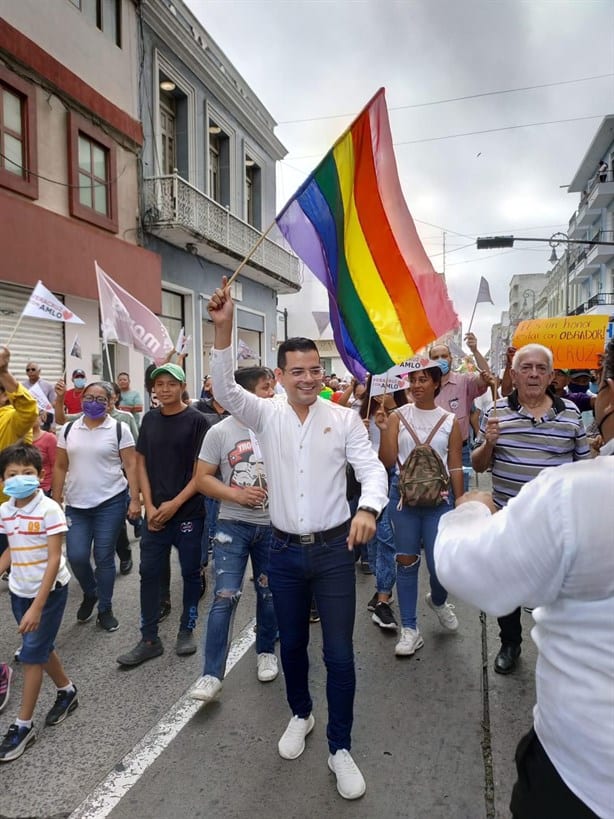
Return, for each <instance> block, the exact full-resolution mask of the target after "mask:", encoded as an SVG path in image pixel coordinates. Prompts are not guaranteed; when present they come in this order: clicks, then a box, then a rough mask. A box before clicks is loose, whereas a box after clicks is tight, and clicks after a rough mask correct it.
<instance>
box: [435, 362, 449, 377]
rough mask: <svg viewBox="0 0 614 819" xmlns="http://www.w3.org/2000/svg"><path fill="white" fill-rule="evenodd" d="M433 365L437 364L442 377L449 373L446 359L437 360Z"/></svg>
mask: <svg viewBox="0 0 614 819" xmlns="http://www.w3.org/2000/svg"><path fill="white" fill-rule="evenodd" d="M435 364H437V366H438V367H439V369H440V370H441V372H442V374H443V375H447V374H448V373H449V372H450V362H449V361H448V359H447V358H438V359H437V361H436V362H435Z"/></svg>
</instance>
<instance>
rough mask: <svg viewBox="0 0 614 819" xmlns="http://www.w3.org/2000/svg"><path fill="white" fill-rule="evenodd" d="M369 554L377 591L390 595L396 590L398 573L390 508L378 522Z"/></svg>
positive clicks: (368, 549) (369, 543)
mask: <svg viewBox="0 0 614 819" xmlns="http://www.w3.org/2000/svg"><path fill="white" fill-rule="evenodd" d="M367 554H368V556H369V566H370V567H371V571H372V572H373V574H374V575H375V588H376V591H378V592H379V593H381V594H390V593H391V592H392V589H393V588H394V584H395V581H396V577H397V572H396V565H395V562H394V556H395V554H396V546H395V543H394V533H393V531H392V526H391V525H390V512H389V509H388V506H385V507H384V509H383V510H382V514H381V515H380V517H379V519H378V521H377V529H376V530H375V537H373V538H371V540H370V541H369V542H368V543H367Z"/></svg>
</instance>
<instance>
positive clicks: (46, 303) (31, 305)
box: [21, 280, 85, 324]
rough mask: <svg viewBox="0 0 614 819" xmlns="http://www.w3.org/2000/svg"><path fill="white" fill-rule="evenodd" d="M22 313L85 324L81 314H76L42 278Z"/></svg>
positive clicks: (69, 322)
mask: <svg viewBox="0 0 614 819" xmlns="http://www.w3.org/2000/svg"><path fill="white" fill-rule="evenodd" d="M21 315H22V316H30V317H31V318H39V319H47V320H48V321H65V322H66V323H67V324H85V322H84V321H82V320H81V319H80V318H79V316H76V315H75V314H74V313H73V312H72V310H69V309H68V307H66V305H64V304H62V302H61V301H60V300H59V299H56V297H55V296H54V295H53V293H52V292H51V291H50V290H47V288H46V287H45V285H44V284H43V283H42V282H41V281H40V280H39V281H38V283H37V285H36V287H35V288H34V290H33V291H32V293H31V295H30V298H29V299H28V302H27V304H26V306H25V307H24V308H23V311H22V313H21Z"/></svg>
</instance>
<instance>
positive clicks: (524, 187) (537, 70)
mask: <svg viewBox="0 0 614 819" xmlns="http://www.w3.org/2000/svg"><path fill="white" fill-rule="evenodd" d="M186 2H187V4H188V6H189V7H190V8H191V9H192V11H193V12H194V13H195V14H196V16H197V17H198V18H199V20H200V21H201V23H202V24H203V26H204V27H205V29H206V30H207V31H208V32H209V33H210V34H211V36H212V37H213V38H214V39H215V40H216V42H217V43H218V45H219V46H220V47H221V48H222V50H223V51H224V52H225V53H226V54H227V56H228V57H229V59H230V60H231V61H232V62H233V63H234V65H235V66H236V68H237V69H238V70H239V71H240V73H241V74H242V75H243V77H244V78H245V80H246V81H247V82H248V84H249V85H250V86H251V88H252V89H253V90H254V92H255V93H256V94H257V95H258V96H259V97H260V99H261V100H262V102H263V103H264V105H265V106H266V107H267V108H268V109H269V111H270V112H271V114H272V115H273V117H274V118H275V119H276V120H277V121H278V122H279V123H280V125H279V126H278V128H277V131H276V133H277V136H278V137H279V138H280V139H281V141H282V142H283V143H284V145H285V146H286V147H287V149H288V156H287V157H286V159H285V160H284V162H282V163H281V166H280V170H279V172H278V186H277V190H278V206H281V205H283V203H284V202H285V201H286V200H287V199H288V198H289V197H290V196H291V195H292V193H293V192H294V191H295V189H296V188H297V187H298V185H299V184H300V183H301V182H302V180H303V179H304V178H305V176H306V175H307V174H308V173H309V172H310V171H311V170H312V169H313V168H314V167H315V165H316V164H317V162H318V161H319V159H320V158H321V157H322V156H323V154H324V153H326V151H327V150H328V149H329V148H330V147H331V145H332V143H333V141H334V140H335V139H336V138H337V136H339V134H340V133H341V132H342V131H343V130H344V128H345V127H347V125H348V124H349V123H350V121H351V119H352V116H350V115H355V114H356V113H357V112H358V111H359V110H360V109H361V108H362V107H363V106H364V104H365V103H366V102H367V100H368V99H369V98H370V97H371V96H372V94H373V93H374V92H375V91H376V90H377V89H378V88H379V87H380V86H382V85H383V86H385V87H386V98H387V102H388V107H389V109H391V110H390V120H391V126H392V135H393V140H394V143H395V152H396V157H397V164H398V167H399V176H400V178H401V183H402V185H403V190H404V192H405V197H406V200H407V204H408V206H409V209H410V211H411V213H412V216H413V217H414V219H415V220H416V223H417V227H418V231H419V233H420V236H421V238H422V241H423V243H424V245H425V247H426V250H427V252H428V253H429V255H430V257H431V259H432V262H433V264H434V266H435V268H436V269H438V270H441V269H442V267H443V255H442V248H443V243H442V228H445V230H446V232H447V234H446V250H447V252H446V264H445V270H446V278H447V281H448V289H449V292H450V295H451V297H452V300H453V302H454V305H455V307H456V310H457V312H458V314H459V316H460V318H461V319H462V321H463V325H464V327H465V329H466V328H467V325H468V322H469V318H470V316H471V311H472V309H473V305H474V302H475V298H476V295H477V289H478V284H479V280H480V276H481V275H483V276H485V277H486V279H487V280H488V282H489V284H490V289H491V293H492V296H493V299H494V301H495V306H494V307H491V306H490V305H487V304H480V305H478V307H477V311H476V318H475V320H474V331H475V332H476V334H477V335H478V339H479V345H480V348H481V349H482V351H484V352H485V351H486V349H487V348H488V346H489V343H490V327H491V324H492V323H494V322H496V321H498V320H499V316H500V313H501V310H502V309H505V308H506V306H507V301H508V299H507V287H508V283H509V279H510V277H511V276H512V275H514V274H516V273H545V272H546V271H547V270H548V269H549V265H548V262H547V260H548V257H549V255H550V248H549V247H548V246H547V245H544V244H542V245H540V244H535V245H527V244H526V243H521V245H520V247H519V249H518V250H516V249H514V250H511V251H510V250H507V251H502V250H498V251H478V250H476V249H475V241H474V240H475V237H476V236H483V235H492V234H501V233H503V234H505V233H507V234H510V233H515V234H516V235H518V236H539V237H549V236H550V235H551V234H552V233H554V232H555V231H559V230H565V229H566V227H567V223H568V220H569V217H570V216H571V214H572V213H573V211H574V210H575V208H576V207H577V204H578V196H577V194H568V193H567V192H566V189H565V187H561V186H566V185H567V184H569V183H570V181H571V179H572V177H573V176H574V174H575V172H576V170H577V168H578V166H579V165H580V161H581V159H582V157H583V156H584V154H585V152H586V150H587V149H588V146H589V144H590V141H591V139H592V137H593V135H594V133H595V131H596V130H597V128H598V126H599V124H600V121H601V117H602V116H603V115H605V114H608V113H612V112H613V111H614V76H612V74H613V72H614V0H404V1H403V2H394V0H364V2H363V0H346V1H345V2H343V1H342V0H335V1H334V2H328V1H327V0H320V1H318V0H301V1H300V2H299V1H297V0H285V1H284V0H186ZM605 74H609V75H610V76H608V77H605V78H603V79H596V80H592V81H590V82H577V83H570V84H559V85H554V86H552V87H548V88H540V89H534V90H528V91H518V92H514V93H506V94H498V95H490V96H483V97H478V98H477V99H465V100H462V101H458V102H449V103H444V104H437V105H426V106H421V107H414V108H406V109H405V110H394V109H395V108H401V107H402V106H416V105H419V104H422V103H433V102H436V101H440V100H447V99H450V98H456V97H466V96H471V95H476V94H484V93H486V92H492V91H500V90H505V89H516V88H521V87H526V86H536V85H544V84H550V83H562V82H564V81H568V80H577V79H580V78H585V77H592V76H595V75H605ZM338 114H342V115H344V116H339V117H338V118H333V119H318V118H321V117H327V116H331V115H338ZM582 117H594V118H591V119H588V118H587V119H578V121H575V122H565V123H559V124H550V125H541V126H533V127H524V128H514V129H510V130H500V131H495V132H493V133H486V134H484V133H482V134H474V135H471V136H460V137H456V138H445V139H438V138H440V137H450V135H452V134H464V133H467V132H475V131H485V130H488V129H499V128H507V127H509V126H517V125H525V124H527V123H537V122H549V121H552V120H565V119H575V118H582ZM289 120H302V121H301V122H292V123H290V122H288V121H289ZM284 123H285V124H284ZM402 143H411V144H402ZM427 223H430V224H427ZM433 225H435V226H437V227H433ZM470 243H471V246H470V247H467V248H465V249H460V248H461V247H462V246H463V245H467V244H470Z"/></svg>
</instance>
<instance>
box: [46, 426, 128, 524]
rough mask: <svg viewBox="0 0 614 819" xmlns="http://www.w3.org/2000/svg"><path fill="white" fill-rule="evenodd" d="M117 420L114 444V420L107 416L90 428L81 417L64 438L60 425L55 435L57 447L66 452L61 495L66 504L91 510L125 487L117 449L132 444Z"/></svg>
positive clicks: (64, 433) (125, 430)
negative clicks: (64, 481) (97, 424)
mask: <svg viewBox="0 0 614 819" xmlns="http://www.w3.org/2000/svg"><path fill="white" fill-rule="evenodd" d="M120 423H121V437H120V440H119V447H118V445H117V421H116V420H115V419H114V418H110V417H109V416H108V415H107V417H106V418H105V419H104V421H103V422H102V424H100V426H97V427H93V428H92V429H90V428H89V427H88V426H86V424H85V421H84V418H83V417H81V418H78V419H77V420H76V421H75V422H74V423H73V425H72V426H71V428H70V432H69V433H68V439H66V429H67V427H64V428H63V429H62V430H61V432H60V434H59V435H58V448H59V449H65V450H66V454H67V455H68V474H67V476H66V486H65V488H64V498H65V500H66V504H67V505H68V506H75V507H76V508H77V509H92V508H93V507H94V506H99V505H100V504H101V503H104V501H107V500H110V498H113V497H115V495H118V494H119V493H120V492H121V491H122V490H123V489H125V488H126V487H127V486H128V481H127V480H126V476H125V475H124V473H123V472H122V461H121V457H120V455H119V451H120V449H126V448H127V447H129V446H132V447H133V446H134V438H133V437H132V433H131V432H130V430H129V429H128V426H127V424H124V423H123V422H120Z"/></svg>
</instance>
